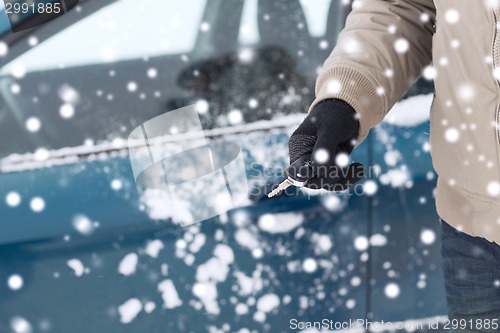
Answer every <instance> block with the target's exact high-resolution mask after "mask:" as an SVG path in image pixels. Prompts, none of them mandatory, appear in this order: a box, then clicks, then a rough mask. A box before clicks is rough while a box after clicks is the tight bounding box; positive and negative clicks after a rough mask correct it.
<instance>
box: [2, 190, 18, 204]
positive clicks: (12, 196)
mask: <svg viewBox="0 0 500 333" xmlns="http://www.w3.org/2000/svg"><path fill="white" fill-rule="evenodd" d="M5 202H6V203H7V205H8V206H10V207H17V206H19V204H20V203H21V196H20V195H19V193H17V192H9V193H7V195H6V196H5Z"/></svg>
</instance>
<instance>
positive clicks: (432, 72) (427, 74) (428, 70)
mask: <svg viewBox="0 0 500 333" xmlns="http://www.w3.org/2000/svg"><path fill="white" fill-rule="evenodd" d="M422 75H423V77H424V79H426V80H429V81H431V80H434V78H435V77H436V69H435V68H434V66H431V65H429V66H427V67H425V68H424V70H423V72H422Z"/></svg>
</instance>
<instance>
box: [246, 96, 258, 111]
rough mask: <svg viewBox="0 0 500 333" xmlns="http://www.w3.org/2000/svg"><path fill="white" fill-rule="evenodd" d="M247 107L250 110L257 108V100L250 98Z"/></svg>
mask: <svg viewBox="0 0 500 333" xmlns="http://www.w3.org/2000/svg"><path fill="white" fill-rule="evenodd" d="M248 106H249V107H250V108H251V109H255V108H256V107H257V106H259V101H257V99H255V98H250V99H249V100H248Z"/></svg>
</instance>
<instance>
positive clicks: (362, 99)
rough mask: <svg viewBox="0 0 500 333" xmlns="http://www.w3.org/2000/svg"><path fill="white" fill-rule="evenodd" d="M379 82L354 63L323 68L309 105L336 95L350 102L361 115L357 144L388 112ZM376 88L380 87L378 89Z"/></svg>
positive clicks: (312, 105) (310, 108)
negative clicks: (314, 96)
mask: <svg viewBox="0 0 500 333" xmlns="http://www.w3.org/2000/svg"><path fill="white" fill-rule="evenodd" d="M379 87H381V85H380V84H378V82H377V81H376V80H375V79H374V78H373V76H372V75H371V74H370V73H367V72H366V71H365V70H364V69H362V68H359V66H356V65H353V64H337V65H335V67H333V68H331V69H329V70H327V71H325V72H323V73H322V74H321V75H320V76H319V77H318V79H317V81H316V99H315V100H314V101H313V103H312V104H311V106H310V107H309V111H308V112H310V111H311V110H312V109H313V108H314V106H316V105H317V104H318V103H319V102H321V101H322V100H325V99H330V98H337V99H341V100H343V101H345V102H347V103H348V104H349V105H351V106H352V108H353V109H354V110H355V111H356V112H357V113H358V115H359V134H358V138H357V142H356V147H357V146H359V145H360V144H361V143H362V142H363V140H364V139H365V138H366V137H367V136H368V133H369V131H370V129H371V128H372V127H375V126H376V125H377V124H379V123H380V122H381V121H382V120H383V119H384V116H385V113H386V111H385V110H386V104H387V103H386V99H385V95H384V93H383V91H381V88H379ZM377 88H379V89H380V90H378V91H377Z"/></svg>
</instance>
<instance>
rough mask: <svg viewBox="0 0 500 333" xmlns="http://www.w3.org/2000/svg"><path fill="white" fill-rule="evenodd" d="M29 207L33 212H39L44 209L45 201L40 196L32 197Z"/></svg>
mask: <svg viewBox="0 0 500 333" xmlns="http://www.w3.org/2000/svg"><path fill="white" fill-rule="evenodd" d="M30 208H31V210H32V211H34V212H35V213H40V212H41V211H43V210H44V209H45V201H44V200H43V199H42V198H40V197H34V198H33V199H31V201H30Z"/></svg>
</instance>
